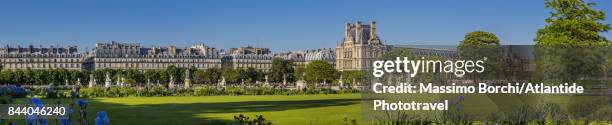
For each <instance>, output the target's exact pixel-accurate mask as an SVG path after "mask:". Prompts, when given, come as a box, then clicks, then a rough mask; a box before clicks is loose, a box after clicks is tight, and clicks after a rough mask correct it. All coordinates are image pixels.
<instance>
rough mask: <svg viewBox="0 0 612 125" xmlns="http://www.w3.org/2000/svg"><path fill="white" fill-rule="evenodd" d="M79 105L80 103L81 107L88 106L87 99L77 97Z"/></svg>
mask: <svg viewBox="0 0 612 125" xmlns="http://www.w3.org/2000/svg"><path fill="white" fill-rule="evenodd" d="M77 105H79V106H80V107H81V108H84V107H87V101H85V100H83V99H77Z"/></svg>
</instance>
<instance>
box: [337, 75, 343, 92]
mask: <svg viewBox="0 0 612 125" xmlns="http://www.w3.org/2000/svg"><path fill="white" fill-rule="evenodd" d="M342 76H343V75H340V79H338V84H339V87H340V89H343V88H344V82H343V79H342Z"/></svg>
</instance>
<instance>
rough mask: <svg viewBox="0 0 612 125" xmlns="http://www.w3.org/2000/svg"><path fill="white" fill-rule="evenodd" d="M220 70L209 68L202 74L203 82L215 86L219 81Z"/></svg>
mask: <svg viewBox="0 0 612 125" xmlns="http://www.w3.org/2000/svg"><path fill="white" fill-rule="evenodd" d="M221 73H222V72H221V69H219V68H210V69H207V70H206V71H205V72H204V77H203V78H204V82H206V83H209V84H215V83H217V82H218V81H219V79H221Z"/></svg>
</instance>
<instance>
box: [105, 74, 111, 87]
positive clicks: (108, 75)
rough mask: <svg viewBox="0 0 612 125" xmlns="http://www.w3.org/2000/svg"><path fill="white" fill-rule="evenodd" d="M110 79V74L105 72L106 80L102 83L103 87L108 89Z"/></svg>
mask: <svg viewBox="0 0 612 125" xmlns="http://www.w3.org/2000/svg"><path fill="white" fill-rule="evenodd" d="M111 82H112V81H111V77H110V73H109V72H106V79H105V81H104V87H106V88H108V87H111Z"/></svg>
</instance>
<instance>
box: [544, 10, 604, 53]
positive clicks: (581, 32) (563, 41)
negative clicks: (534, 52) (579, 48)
mask: <svg viewBox="0 0 612 125" xmlns="http://www.w3.org/2000/svg"><path fill="white" fill-rule="evenodd" d="M545 5H546V8H549V9H552V11H551V12H550V17H548V18H546V20H545V22H546V24H547V25H546V26H545V27H544V28H542V29H539V30H538V32H537V36H536V38H535V42H536V45H538V46H557V45H563V46H567V45H572V46H575V45H601V44H605V43H606V42H607V40H606V38H605V37H603V36H601V35H600V34H599V33H601V32H607V31H608V30H610V29H611V28H610V25H609V24H604V23H602V22H603V21H604V19H605V13H604V12H602V11H599V10H595V9H593V6H595V3H585V2H584V1H582V0H546V2H545Z"/></svg>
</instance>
